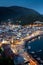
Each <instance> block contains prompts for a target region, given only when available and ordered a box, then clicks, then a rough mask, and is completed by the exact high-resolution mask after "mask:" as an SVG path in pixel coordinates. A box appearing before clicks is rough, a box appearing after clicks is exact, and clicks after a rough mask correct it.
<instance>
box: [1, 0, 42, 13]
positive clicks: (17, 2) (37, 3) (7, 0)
mask: <svg viewBox="0 0 43 65" xmlns="http://www.w3.org/2000/svg"><path fill="white" fill-rule="evenodd" d="M0 6H22V7H27V8H32V9H34V10H36V11H38V12H39V13H41V14H43V0H0Z"/></svg>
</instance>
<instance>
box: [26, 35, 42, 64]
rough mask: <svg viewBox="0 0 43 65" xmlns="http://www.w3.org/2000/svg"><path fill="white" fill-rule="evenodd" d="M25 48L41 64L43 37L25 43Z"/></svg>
mask: <svg viewBox="0 0 43 65" xmlns="http://www.w3.org/2000/svg"><path fill="white" fill-rule="evenodd" d="M25 48H26V50H27V52H28V53H30V54H31V55H32V56H33V57H34V58H35V59H36V60H38V61H39V62H40V64H41V63H42V64H43V36H41V37H40V39H39V38H37V39H36V40H35V41H32V42H30V43H29V41H28V42H27V43H26V45H25Z"/></svg>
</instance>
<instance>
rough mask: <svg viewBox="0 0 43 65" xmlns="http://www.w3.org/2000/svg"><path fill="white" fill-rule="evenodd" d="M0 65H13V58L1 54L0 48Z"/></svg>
mask: <svg viewBox="0 0 43 65" xmlns="http://www.w3.org/2000/svg"><path fill="white" fill-rule="evenodd" d="M0 54H2V55H1V56H0V65H14V63H13V60H12V59H11V58H9V57H5V56H3V51H2V50H1V48H0Z"/></svg>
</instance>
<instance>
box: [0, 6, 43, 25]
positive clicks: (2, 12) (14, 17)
mask: <svg viewBox="0 0 43 65" xmlns="http://www.w3.org/2000/svg"><path fill="white" fill-rule="evenodd" d="M8 19H10V21H11V22H12V23H14V24H17V23H18V24H22V25H24V24H29V23H33V22H34V21H36V20H37V21H43V15H41V14H40V13H38V12H36V11H35V10H33V9H28V8H24V7H18V6H12V7H0V23H1V21H2V22H8Z"/></svg>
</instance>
